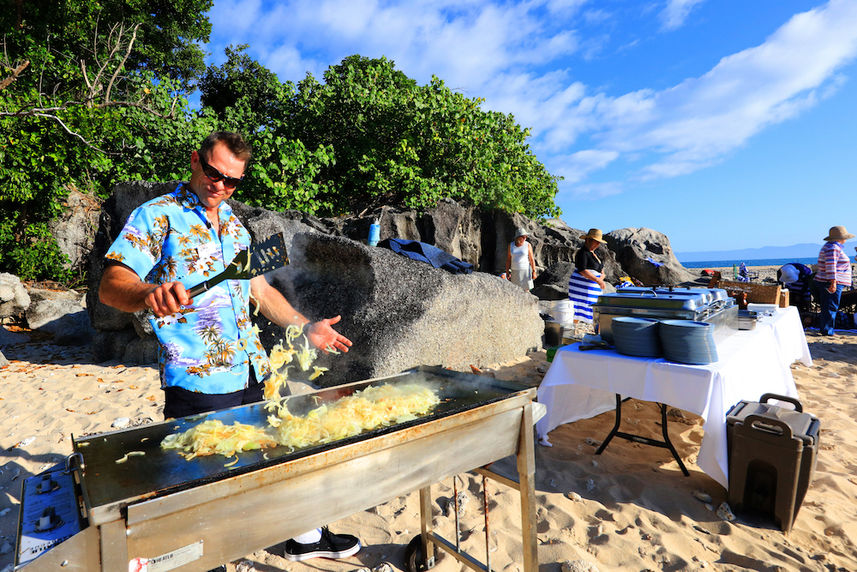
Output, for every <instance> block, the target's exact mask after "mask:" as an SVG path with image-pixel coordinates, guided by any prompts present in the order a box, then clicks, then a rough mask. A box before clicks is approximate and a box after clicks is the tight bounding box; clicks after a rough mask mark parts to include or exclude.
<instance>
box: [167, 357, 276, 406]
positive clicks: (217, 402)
mask: <svg viewBox="0 0 857 572" xmlns="http://www.w3.org/2000/svg"><path fill="white" fill-rule="evenodd" d="M263 389H264V386H263V385H262V384H261V383H259V382H257V381H256V376H255V375H254V372H253V369H252V368H251V369H250V385H249V386H248V387H247V388H246V389H240V390H238V391H233V392H232V393H198V392H196V391H189V390H187V389H184V388H182V387H166V388H164V419H170V418H176V417H185V416H187V415H196V414H198V413H208V412H209V411H217V410H218V409H227V408H229V407H235V406H237V405H247V404H248V403H255V402H257V401H262V392H263Z"/></svg>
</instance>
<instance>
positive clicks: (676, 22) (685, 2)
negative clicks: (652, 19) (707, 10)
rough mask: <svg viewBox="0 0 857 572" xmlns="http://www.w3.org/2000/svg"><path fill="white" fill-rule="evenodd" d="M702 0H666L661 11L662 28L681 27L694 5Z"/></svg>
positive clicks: (673, 28)
mask: <svg viewBox="0 0 857 572" xmlns="http://www.w3.org/2000/svg"><path fill="white" fill-rule="evenodd" d="M703 1H704V0H667V5H666V7H665V8H664V10H663V12H661V22H662V26H663V29H664V30H676V29H678V28H681V27H682V26H683V25H684V23H685V21H686V20H687V17H688V16H690V12H691V10H693V8H694V6H696V5H697V4H700V3H702V2H703Z"/></svg>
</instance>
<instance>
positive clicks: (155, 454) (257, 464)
mask: <svg viewBox="0 0 857 572" xmlns="http://www.w3.org/2000/svg"><path fill="white" fill-rule="evenodd" d="M474 377H475V376H468V377H466V378H464V379H462V378H460V377H456V376H454V375H453V372H450V371H448V370H443V369H440V368H437V369H434V370H432V369H431V368H421V369H420V370H417V371H412V372H407V373H403V374H400V375H397V376H394V377H390V378H383V379H382V380H379V381H372V380H370V381H361V382H357V383H352V384H349V385H344V386H339V387H334V388H331V389H326V390H321V391H318V392H315V393H312V394H307V395H297V396H292V397H288V398H286V403H287V406H288V408H289V411H290V412H291V413H292V414H293V415H299V416H300V415H305V414H306V413H308V412H309V411H310V410H312V409H314V408H316V407H318V406H320V405H323V404H325V403H332V402H334V401H336V400H337V399H340V398H342V397H346V396H348V395H352V394H353V393H355V392H356V391H359V390H361V389H364V388H366V387H368V386H370V385H381V384H393V385H395V384H405V383H425V384H427V385H429V386H431V387H433V388H437V392H438V396H439V397H440V399H441V402H440V404H438V405H437V407H435V408H434V410H433V411H432V412H431V413H430V414H428V415H425V416H423V417H420V418H418V419H414V420H412V421H407V422H405V423H399V424H396V425H389V426H386V427H379V428H377V429H373V430H371V431H366V432H364V433H362V434H360V435H357V436H354V437H349V438H346V439H341V440H338V441H333V442H329V443H324V444H320V445H314V446H308V447H303V448H299V449H292V448H289V447H283V446H278V447H273V448H269V449H264V450H259V451H247V452H243V453H239V454H238V463H236V464H235V465H232V466H229V467H225V466H224V465H226V464H228V463H230V462H232V461H234V460H235V458H234V457H224V456H222V455H209V456H205V457H196V458H194V459H192V460H190V461H187V460H185V458H184V457H182V456H181V455H180V454H179V453H178V451H176V450H164V449H162V448H161V446H160V445H161V441H162V440H163V439H164V437H166V436H167V435H169V434H171V433H179V432H182V431H186V430H188V429H190V428H192V427H194V426H196V425H198V424H199V423H202V422H203V421H207V420H210V419H217V420H220V421H222V422H223V424H224V425H232V424H233V423H234V422H236V421H238V422H239V423H245V424H248V425H256V426H259V427H267V425H268V422H267V418H268V415H271V413H269V412H268V411H266V410H265V408H264V404H263V403H259V404H252V405H242V406H239V407H234V408H231V409H224V410H221V411H215V412H212V413H208V414H203V415H193V416H189V417H182V418H180V419H176V420H174V421H165V422H162V423H156V424H152V425H146V426H143V427H138V428H131V429H126V430H122V431H116V432H113V433H105V434H101V435H96V436H94V437H88V438H85V439H76V440H74V446H75V451H76V452H78V453H80V454H81V456H82V457H83V475H84V482H86V483H97V486H89V487H86V491H85V492H86V495H87V500H88V503H87V504H89V505H90V506H91V507H100V506H106V505H111V504H114V503H118V502H123V503H128V502H132V501H134V500H136V499H142V498H152V497H157V496H162V495H165V494H168V493H170V492H174V491H178V490H182V489H187V488H190V487H194V486H198V485H200V484H205V483H209V482H213V481H217V480H220V479H225V478H227V477H231V476H235V475H238V474H241V473H246V472H249V471H253V470H257V469H260V468H262V467H266V466H269V465H274V464H278V463H285V462H288V461H292V460H295V459H298V458H301V457H305V456H307V455H312V454H315V453H320V452H323V451H327V450H330V449H333V448H334V447H340V446H342V445H345V444H348V443H352V442H355V441H360V440H364V439H369V438H371V437H374V436H377V435H382V434H384V433H389V432H391V431H394V430H400V429H404V428H406V427H410V426H413V425H418V424H421V423H427V422H429V421H431V420H433V419H438V418H441V417H446V416H449V415H452V414H455V413H459V412H461V411H466V410H468V409H473V408H475V407H478V406H480V405H485V404H487V403H491V402H493V401H497V400H499V399H503V398H505V397H509V396H510V395H512V394H514V393H517V392H520V391H524V390H526V388H525V387H523V386H520V385H518V384H514V383H511V382H503V381H499V380H496V379H494V378H489V377H485V378H476V379H475V380H474V379H473V378H474ZM130 451H142V452H144V453H145V455H140V456H130V457H128V458H127V460H126V461H125V462H124V463H116V460H117V459H121V458H123V457H124V456H125V455H126V454H127V453H128V452H130Z"/></svg>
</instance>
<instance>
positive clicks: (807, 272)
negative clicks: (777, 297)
mask: <svg viewBox="0 0 857 572" xmlns="http://www.w3.org/2000/svg"><path fill="white" fill-rule="evenodd" d="M777 282H778V283H779V284H781V285H782V286H783V287H784V288H785V289H786V290H788V291H789V305H790V306H796V307H797V309H798V310H799V311H800V312H801V313H803V312H808V311H809V304H810V302H811V301H812V294H811V292H810V290H811V288H810V286H811V284H812V268H810V267H809V266H807V265H806V264H801V263H800V262H789V263H788V264H784V265H782V266H781V267H780V268H779V269H778V270H777Z"/></svg>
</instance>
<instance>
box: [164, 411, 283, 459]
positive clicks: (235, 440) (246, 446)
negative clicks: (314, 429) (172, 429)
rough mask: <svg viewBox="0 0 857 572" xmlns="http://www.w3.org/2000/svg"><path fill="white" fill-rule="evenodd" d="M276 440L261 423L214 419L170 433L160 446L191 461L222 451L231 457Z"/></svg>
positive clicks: (262, 446)
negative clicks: (229, 422)
mask: <svg viewBox="0 0 857 572" xmlns="http://www.w3.org/2000/svg"><path fill="white" fill-rule="evenodd" d="M276 445H277V442H276V441H275V440H274V438H273V437H272V436H271V435H270V433H268V431H267V430H266V429H264V428H262V427H256V426H255V425H247V424H244V423H238V422H237V421H236V422H235V423H233V424H232V425H224V424H223V422H222V421H219V420H217V419H209V420H208V421H203V422H202V423H200V424H199V425H196V426H195V427H191V428H190V429H188V430H187V431H185V432H184V433H173V434H171V435H167V436H166V437H164V440H163V441H161V447H162V448H164V449H178V451H179V454H180V455H182V456H183V457H184V458H185V459H187V460H188V461H190V460H191V459H193V458H194V457H204V456H206V455H215V454H216V455H223V456H224V457H232V456H234V455H235V454H236V453H239V452H241V451H252V450H255V449H264V448H267V447H274V446H276Z"/></svg>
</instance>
